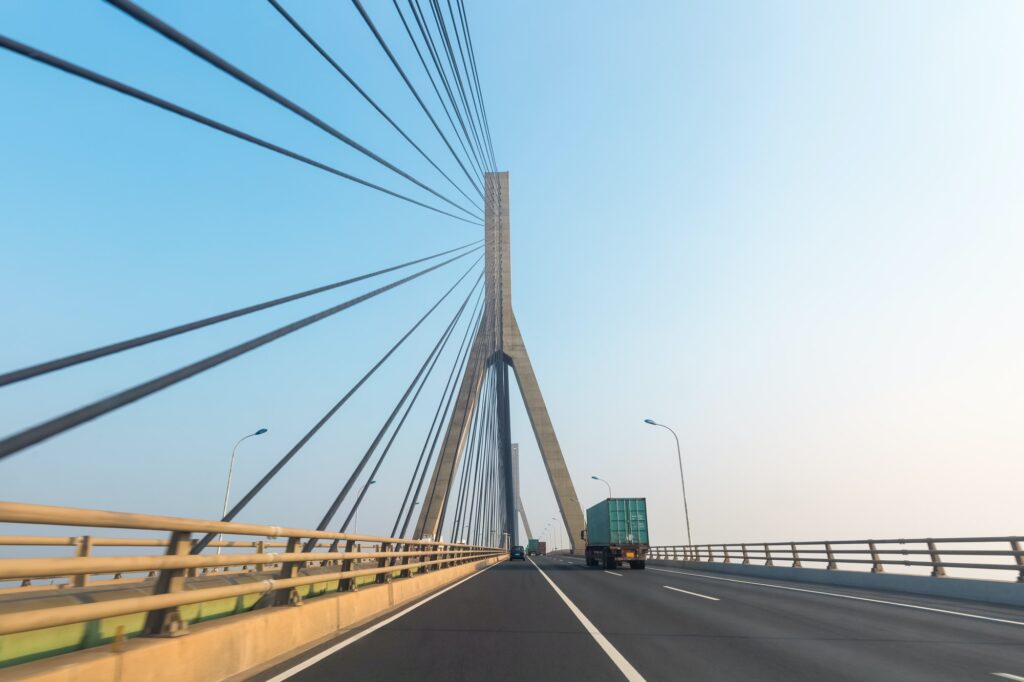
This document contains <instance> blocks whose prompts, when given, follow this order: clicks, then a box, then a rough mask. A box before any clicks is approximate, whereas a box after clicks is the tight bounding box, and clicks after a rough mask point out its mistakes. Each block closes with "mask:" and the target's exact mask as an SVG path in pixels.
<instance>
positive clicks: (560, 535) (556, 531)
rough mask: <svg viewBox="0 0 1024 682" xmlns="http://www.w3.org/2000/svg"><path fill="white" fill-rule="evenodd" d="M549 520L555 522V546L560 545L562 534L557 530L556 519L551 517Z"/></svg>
mask: <svg viewBox="0 0 1024 682" xmlns="http://www.w3.org/2000/svg"><path fill="white" fill-rule="evenodd" d="M551 520H552V521H554V522H555V544H556V545H560V544H561V543H562V532H561V531H560V530H559V529H558V517H557V516H552V517H551Z"/></svg>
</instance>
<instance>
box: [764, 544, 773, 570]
mask: <svg viewBox="0 0 1024 682" xmlns="http://www.w3.org/2000/svg"><path fill="white" fill-rule="evenodd" d="M764 565H765V566H774V565H775V564H774V563H772V551H771V550H770V549H768V543H765V545H764Z"/></svg>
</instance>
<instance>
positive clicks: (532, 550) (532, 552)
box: [526, 538, 540, 556]
mask: <svg viewBox="0 0 1024 682" xmlns="http://www.w3.org/2000/svg"><path fill="white" fill-rule="evenodd" d="M539 544H540V540H538V539H537V538H530V539H529V540H527V541H526V556H537V555H538V554H539V552H538V551H537V545H539Z"/></svg>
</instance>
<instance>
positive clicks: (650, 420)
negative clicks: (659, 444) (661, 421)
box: [644, 419, 658, 426]
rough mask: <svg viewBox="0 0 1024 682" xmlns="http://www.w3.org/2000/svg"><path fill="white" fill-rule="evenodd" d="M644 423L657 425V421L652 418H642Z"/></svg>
mask: <svg viewBox="0 0 1024 682" xmlns="http://www.w3.org/2000/svg"><path fill="white" fill-rule="evenodd" d="M644 424H650V425H651V426H657V425H658V422H656V421H654V420H653V419H645V420H644Z"/></svg>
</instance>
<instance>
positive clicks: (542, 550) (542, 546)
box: [537, 542, 548, 556]
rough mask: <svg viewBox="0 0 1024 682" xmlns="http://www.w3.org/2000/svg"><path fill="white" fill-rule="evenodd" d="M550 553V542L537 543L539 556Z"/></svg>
mask: <svg viewBox="0 0 1024 682" xmlns="http://www.w3.org/2000/svg"><path fill="white" fill-rule="evenodd" d="M547 553H548V543H546V542H538V543H537V556H544V555H545V554H547Z"/></svg>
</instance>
